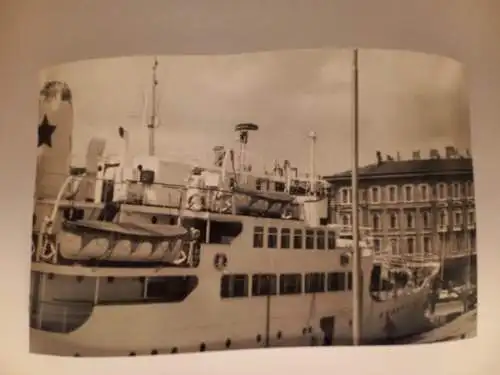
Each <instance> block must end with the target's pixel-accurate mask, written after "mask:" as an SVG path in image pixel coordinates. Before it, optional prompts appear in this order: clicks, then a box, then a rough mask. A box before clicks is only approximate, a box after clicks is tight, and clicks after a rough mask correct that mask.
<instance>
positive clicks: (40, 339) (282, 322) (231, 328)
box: [30, 288, 428, 356]
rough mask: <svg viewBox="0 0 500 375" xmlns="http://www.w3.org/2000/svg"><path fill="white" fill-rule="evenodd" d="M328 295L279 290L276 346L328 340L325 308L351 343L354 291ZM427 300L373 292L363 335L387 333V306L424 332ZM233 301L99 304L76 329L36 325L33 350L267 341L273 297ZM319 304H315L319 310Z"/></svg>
mask: <svg viewBox="0 0 500 375" xmlns="http://www.w3.org/2000/svg"><path fill="white" fill-rule="evenodd" d="M321 297H323V296H316V297H315V298H316V302H314V301H313V299H314V297H313V296H308V298H309V302H310V304H308V303H306V302H307V301H305V297H304V296H301V297H296V296H290V297H286V296H280V297H271V301H270V306H271V308H270V311H271V316H270V319H269V330H268V332H269V341H268V345H269V347H292V346H311V345H314V344H316V345H321V344H322V342H323V333H322V332H321V328H320V322H319V318H320V317H321V316H335V329H334V337H333V345H349V344H350V343H351V339H352V336H351V326H350V320H351V311H352V310H351V308H350V303H351V301H350V298H348V299H347V300H345V301H344V303H343V304H344V306H343V308H340V309H339V308H335V307H334V306H332V304H330V303H328V298H327V296H325V298H321ZM278 298H279V299H278ZM293 298H295V299H296V302H294V301H293V300H292V299H293ZM426 300H427V289H426V288H424V289H421V290H420V291H418V292H417V291H414V292H413V293H411V294H409V295H402V296H399V297H398V298H396V299H391V300H388V301H385V302H375V301H371V300H370V302H369V303H367V304H365V319H364V323H363V332H364V335H363V341H365V342H371V341H378V340H384V339H386V338H387V332H386V329H385V327H386V319H385V317H386V315H385V314H387V313H389V314H390V315H391V317H392V319H393V321H394V324H395V326H396V327H397V333H395V335H394V337H396V336H397V337H404V336H408V335H411V334H416V333H420V332H422V331H423V330H424V329H426V328H427V327H428V321H427V320H426V318H425V313H424V312H425V304H426ZM224 302H225V301H224ZM239 302H241V303H239ZM230 304H231V305H230ZM230 304H229V303H228V304H227V305H226V307H225V310H226V312H225V313H224V314H223V316H218V314H217V309H215V308H211V306H210V305H207V306H206V309H205V310H204V311H199V313H198V314H194V313H192V314H189V315H186V314H187V311H186V309H185V307H182V304H178V305H171V304H150V305H130V306H119V307H117V306H96V307H95V308H94V310H93V312H92V314H91V316H90V318H89V319H88V320H87V321H86V322H85V323H84V324H83V325H82V326H81V327H80V328H78V329H76V330H75V331H73V332H70V333H52V332H43V331H40V330H36V329H31V332H30V340H31V344H30V345H31V351H32V352H36V353H42V354H53V355H61V356H73V355H75V354H76V353H78V355H79V356H126V355H130V353H134V354H136V355H150V354H151V353H152V352H153V351H156V352H157V353H160V354H164V353H165V354H166V353H171V352H172V349H173V348H176V351H177V352H179V353H187V352H199V351H200V346H201V345H202V344H205V350H206V351H211V350H228V349H251V348H263V347H266V334H265V332H266V317H265V314H266V313H265V312H266V298H265V297H264V298H262V299H260V300H259V301H255V299H254V301H252V299H247V300H241V301H230ZM238 304H239V306H238ZM244 305H247V306H244ZM231 310H234V313H232V311H231ZM311 310H315V311H314V312H312V313H311ZM236 311H238V313H237V314H236ZM242 311H246V314H242ZM183 315H184V317H183ZM309 327H311V332H308V328H309ZM278 332H281V338H279V336H278V335H279V333H278ZM258 335H260V336H261V340H260V342H258V341H257V336H258ZM313 337H314V339H313ZM228 339H229V340H230V345H229V348H228V347H227V343H228ZM174 350H175V349H174Z"/></svg>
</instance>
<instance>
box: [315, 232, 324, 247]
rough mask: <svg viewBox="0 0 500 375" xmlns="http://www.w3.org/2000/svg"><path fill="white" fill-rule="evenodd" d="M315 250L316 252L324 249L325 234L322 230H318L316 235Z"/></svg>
mask: <svg viewBox="0 0 500 375" xmlns="http://www.w3.org/2000/svg"><path fill="white" fill-rule="evenodd" d="M316 248H317V249H318V250H324V249H325V232H324V231H322V230H318V232H317V233H316Z"/></svg>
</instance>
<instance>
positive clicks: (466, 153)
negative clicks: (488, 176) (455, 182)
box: [465, 149, 472, 159]
mask: <svg viewBox="0 0 500 375" xmlns="http://www.w3.org/2000/svg"><path fill="white" fill-rule="evenodd" d="M465 155H466V156H467V157H468V158H469V159H470V158H472V154H471V153H470V150H469V149H466V150H465Z"/></svg>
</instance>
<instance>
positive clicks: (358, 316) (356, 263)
mask: <svg viewBox="0 0 500 375" xmlns="http://www.w3.org/2000/svg"><path fill="white" fill-rule="evenodd" d="M352 65H353V66H352V74H353V77H352V84H353V90H352V95H353V98H352V173H351V184H352V188H351V189H352V198H351V199H352V241H353V242H352V243H353V269H352V271H353V273H352V276H353V278H352V279H353V280H352V281H353V285H352V286H353V288H352V289H353V298H352V302H353V303H352V307H353V316H352V338H353V345H360V342H361V336H362V322H363V312H362V305H363V304H362V297H363V295H362V293H363V289H362V288H363V286H362V274H361V252H360V248H359V210H358V207H359V195H358V164H359V162H358V158H359V150H358V146H359V145H358V143H359V134H358V130H359V129H358V128H359V124H358V122H359V114H358V110H359V108H358V104H359V103H358V99H359V95H358V89H359V87H358V49H357V48H355V49H354V52H353V64H352Z"/></svg>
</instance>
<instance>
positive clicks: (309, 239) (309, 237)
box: [306, 230, 314, 250]
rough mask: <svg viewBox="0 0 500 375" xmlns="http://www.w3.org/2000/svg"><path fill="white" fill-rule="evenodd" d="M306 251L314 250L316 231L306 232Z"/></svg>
mask: <svg viewBox="0 0 500 375" xmlns="http://www.w3.org/2000/svg"><path fill="white" fill-rule="evenodd" d="M306 249H309V250H310V249H314V231H313V230H306Z"/></svg>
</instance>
